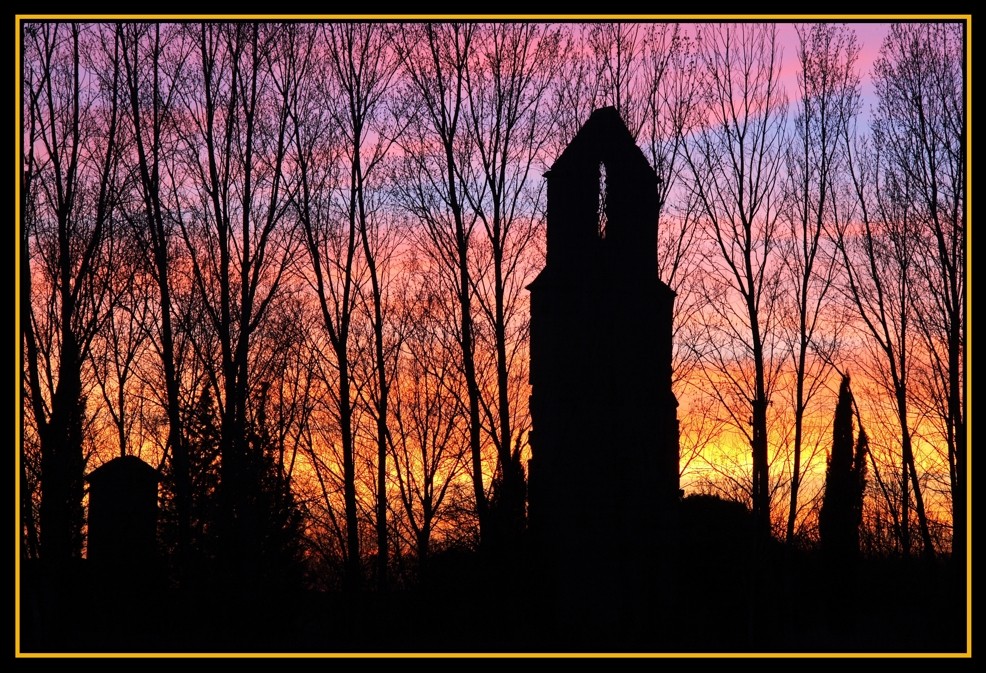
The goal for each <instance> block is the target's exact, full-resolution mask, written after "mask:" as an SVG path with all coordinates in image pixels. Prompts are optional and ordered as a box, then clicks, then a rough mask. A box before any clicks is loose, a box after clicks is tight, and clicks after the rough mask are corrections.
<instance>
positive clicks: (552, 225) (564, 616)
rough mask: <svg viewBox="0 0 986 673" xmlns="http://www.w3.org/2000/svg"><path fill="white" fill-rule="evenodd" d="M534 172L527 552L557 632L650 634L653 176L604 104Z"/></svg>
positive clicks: (673, 405) (659, 436) (667, 315)
mask: <svg viewBox="0 0 986 673" xmlns="http://www.w3.org/2000/svg"><path fill="white" fill-rule="evenodd" d="M545 176H546V178H547V181H548V184H547V187H548V214H547V220H548V222H547V225H548V232H547V263H546V265H545V268H544V269H543V270H542V271H541V273H540V274H539V275H538V277H537V278H536V279H535V280H534V282H533V283H531V285H530V286H529V290H530V292H531V363H530V372H531V385H532V395H531V404H530V409H531V417H532V423H533V432H532V436H531V450H532V459H531V461H530V465H529V473H530V530H531V534H532V538H533V543H534V549H535V552H536V554H537V558H538V559H539V560H540V562H541V564H542V569H543V571H544V575H545V577H544V584H545V585H546V586H545V588H546V591H548V592H549V594H550V595H549V596H548V597H547V600H548V602H549V604H550V605H551V606H552V611H553V612H554V613H555V622H556V624H557V625H559V627H560V628H562V629H564V631H565V632H566V633H567V634H568V635H570V636H575V637H587V638H591V637H593V636H594V635H599V636H600V637H602V638H607V637H612V636H613V635H615V634H628V635H629V634H633V633H638V632H639V633H645V632H646V633H651V632H652V631H653V628H654V626H655V620H654V619H653V618H652V617H653V613H654V612H656V611H660V609H661V608H660V605H661V604H662V603H666V602H667V601H668V600H669V599H668V596H669V589H668V587H669V583H671V582H673V581H674V580H673V578H672V577H669V576H667V575H669V574H670V572H671V570H670V569H671V567H672V566H671V565H670V564H671V559H672V558H673V555H674V547H675V539H676V532H677V527H676V522H677V503H678V493H679V491H678V489H679V483H678V421H677V406H678V403H677V401H676V399H675V397H674V394H673V393H672V391H671V330H672V323H671V319H672V308H673V303H674V296H675V295H674V292H672V291H671V289H670V288H669V287H668V286H667V285H665V284H664V283H663V282H661V280H660V279H659V278H658V271H657V217H658V209H659V204H658V192H657V176H656V174H655V172H654V170H653V169H652V168H651V166H650V164H649V163H648V161H647V159H646V158H645V157H644V155H643V153H642V152H641V151H640V149H639V148H638V147H637V146H636V144H635V142H634V140H633V137H632V136H631V135H630V132H629V131H628V130H627V128H626V126H625V125H624V124H623V121H622V120H621V119H620V116H619V114H618V113H617V111H616V109H615V108H612V107H607V108H602V109H599V110H596V111H595V112H594V113H593V114H592V115H591V116H590V118H589V120H588V121H587V122H586V123H585V125H584V126H583V127H582V128H581V129H580V130H579V132H578V133H577V134H576V136H575V138H574V139H573V140H572V142H571V143H569V145H568V147H566V148H565V150H564V151H563V152H562V154H561V156H560V157H559V158H558V160H557V161H555V163H554V165H553V166H552V167H551V170H550V171H549V172H548V173H546V174H545ZM658 621H659V620H658ZM580 631H583V632H584V633H582V634H581V635H580V634H579V632H580Z"/></svg>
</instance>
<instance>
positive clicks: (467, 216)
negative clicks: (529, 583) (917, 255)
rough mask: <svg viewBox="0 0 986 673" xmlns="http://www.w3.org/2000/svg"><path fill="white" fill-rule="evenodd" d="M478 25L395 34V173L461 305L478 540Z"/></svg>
mask: <svg viewBox="0 0 986 673" xmlns="http://www.w3.org/2000/svg"><path fill="white" fill-rule="evenodd" d="M475 34H476V26H475V25H473V24H461V23H448V24H431V23H428V24H424V25H413V24H401V25H399V26H397V27H396V28H395V33H394V36H393V41H394V45H395V49H396V50H397V54H398V57H399V58H400V63H401V66H402V73H403V77H404V78H406V79H405V81H406V87H405V91H404V92H403V93H402V96H401V101H403V104H405V105H406V106H407V107H408V108H409V109H410V111H411V112H412V116H411V122H410V124H409V126H408V128H407V131H406V132H405V133H404V135H403V137H402V138H401V140H400V141H399V146H400V148H401V152H402V153H403V161H402V162H401V164H400V168H399V171H398V175H397V176H396V180H395V188H396V190H397V194H396V196H397V199H398V201H399V203H400V204H401V205H402V206H403V207H404V208H406V209H407V210H408V211H409V212H410V213H412V214H413V215H414V216H415V217H416V218H417V219H418V220H419V221H420V222H421V223H422V225H423V227H424V230H425V233H426V236H427V237H428V239H430V243H431V246H430V249H431V254H432V255H433V257H434V259H435V261H436V262H437V266H438V267H439V268H441V269H442V270H443V273H444V274H446V276H447V278H446V280H447V282H448V285H449V288H450V290H451V291H452V292H453V295H454V297H455V300H456V304H457V312H458V325H457V328H456V332H457V335H456V338H457V340H458V342H459V349H460V351H461V359H460V362H461V366H462V371H463V375H464V377H465V381H466V401H467V405H466V407H467V412H468V416H469V450H470V468H471V477H472V483H473V493H474V495H475V498H476V513H477V516H478V519H479V527H480V539H489V535H490V532H491V531H490V528H489V526H490V522H489V503H488V498H487V494H486V486H485V484H484V478H483V475H484V465H483V442H482V436H481V435H482V426H481V424H480V423H481V421H480V406H481V401H480V387H479V375H478V373H477V370H476V335H475V331H476V330H475V315H474V310H475V309H474V308H473V303H474V283H475V281H474V279H473V272H472V269H471V266H470V253H471V251H472V249H473V245H474V243H473V234H474V229H475V226H476V223H477V220H478V216H477V215H476V214H475V213H471V212H469V210H468V203H467V199H466V196H465V194H464V191H465V188H466V186H465V184H464V181H463V177H462V171H463V165H464V164H468V163H469V161H470V157H471V154H472V151H473V149H472V147H471V145H470V141H469V135H468V128H467V121H466V119H465V115H466V105H467V96H466V90H465V86H466V71H467V68H468V63H469V59H470V57H471V53H472V49H473V39H474V37H475Z"/></svg>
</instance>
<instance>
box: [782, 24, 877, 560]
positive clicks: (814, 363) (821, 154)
mask: <svg viewBox="0 0 986 673" xmlns="http://www.w3.org/2000/svg"><path fill="white" fill-rule="evenodd" d="M796 30H797V33H798V52H797V55H798V64H799V72H798V89H799V93H800V96H799V99H798V108H797V114H796V118H795V124H794V133H793V138H792V140H793V142H792V143H791V145H790V147H789V148H788V150H787V153H786V164H787V191H788V193H787V198H788V200H789V206H788V211H789V214H788V215H787V217H786V219H787V220H788V228H789V237H788V240H787V245H786V246H785V248H784V255H783V263H784V267H785V273H786V275H787V276H788V278H789V279H790V280H789V283H790V286H791V287H792V295H793V296H792V300H793V306H792V309H793V311H792V313H793V314H794V315H795V316H796V319H795V320H794V321H793V323H794V324H791V325H790V326H789V329H788V331H789V333H790V335H791V336H790V340H791V358H792V361H793V368H794V388H795V389H794V400H793V401H794V439H793V445H792V452H793V456H792V466H791V487H790V505H789V507H788V516H787V543H788V544H791V543H793V541H794V529H795V522H796V519H797V516H798V492H799V490H800V486H801V481H802V479H803V478H804V475H805V472H806V470H807V469H808V468H809V467H810V461H806V462H805V464H804V467H802V447H803V443H804V441H805V440H804V435H805V415H806V412H807V409H808V406H809V404H811V402H812V400H813V399H814V398H815V396H816V394H817V393H818V392H819V391H820V390H821V389H822V387H823V386H824V385H825V382H826V379H827V375H828V373H829V371H830V364H829V363H830V362H831V357H832V353H831V349H832V347H833V338H832V337H830V336H828V337H827V335H828V334H832V333H833V331H834V329H835V328H836V327H835V326H836V316H835V315H833V314H832V312H831V311H828V310H827V306H828V304H829V301H828V299H829V294H830V292H831V291H832V284H833V282H834V279H835V276H836V274H837V272H838V268H839V267H838V265H837V264H836V261H837V257H836V255H835V254H833V251H831V250H827V249H826V247H825V245H826V243H827V242H828V241H829V240H830V239H829V237H828V236H825V235H824V232H825V227H826V226H831V225H832V223H834V222H836V221H837V220H838V218H840V217H844V216H845V212H844V209H843V208H840V207H839V204H838V203H837V199H838V198H839V196H840V190H839V189H838V187H839V181H840V179H841V178H840V172H841V171H842V168H843V165H844V161H843V157H844V154H845V152H844V146H843V143H844V138H843V137H842V134H841V133H840V129H842V128H843V127H844V125H845V123H846V120H847V119H848V118H849V117H850V116H851V115H853V114H855V113H856V111H857V110H858V108H859V104H860V103H859V99H860V85H859V75H858V73H857V72H856V61H857V59H858V56H859V45H858V43H857V41H856V36H855V33H853V32H852V30H851V29H849V28H846V27H838V26H834V25H831V24H825V23H814V24H808V25H803V26H797V27H796ZM815 351H820V352H819V353H815Z"/></svg>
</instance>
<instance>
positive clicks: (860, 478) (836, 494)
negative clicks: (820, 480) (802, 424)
mask: <svg viewBox="0 0 986 673" xmlns="http://www.w3.org/2000/svg"><path fill="white" fill-rule="evenodd" d="M853 404H854V400H853V395H852V389H851V388H850V386H849V376H848V375H845V376H843V377H842V383H841V385H840V386H839V401H838V403H837V405H836V408H835V420H834V422H833V428H832V455H831V456H830V457H829V465H828V471H827V472H826V474H825V496H824V499H823V500H822V509H821V512H820V513H819V515H818V532H819V536H820V538H821V548H822V553H823V554H824V555H825V556H826V557H827V558H828V559H829V560H832V561H851V560H854V559H856V558H857V557H858V556H859V525H860V523H861V521H862V514H863V487H864V486H865V485H866V461H865V459H866V450H867V444H868V441H867V438H866V432H865V431H864V430H863V428H862V426H861V427H860V430H859V439H858V442H857V443H856V445H855V450H854V448H853V420H852V419H853Z"/></svg>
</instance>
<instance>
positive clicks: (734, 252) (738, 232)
mask: <svg viewBox="0 0 986 673" xmlns="http://www.w3.org/2000/svg"><path fill="white" fill-rule="evenodd" d="M701 39H702V49H701V65H702V68H703V79H702V84H701V86H702V87H703V89H704V92H705V93H704V100H703V116H702V117H700V118H699V120H698V130H697V131H696V133H695V135H694V140H693V141H692V142H691V143H689V144H688V145H686V152H685V156H686V159H687V162H688V165H689V168H690V169H691V175H692V183H691V189H692V191H693V193H694V194H695V196H696V198H697V199H698V203H699V205H700V207H701V211H702V219H703V223H704V225H705V227H706V229H707V236H708V240H709V242H710V244H711V246H712V248H713V249H714V250H717V251H718V255H719V257H720V260H719V262H717V263H715V264H711V263H710V264H708V265H707V266H706V269H705V271H706V273H707V279H706V295H705V296H706V299H707V300H708V307H707V311H706V313H705V316H704V319H705V324H706V326H707V329H708V338H707V339H706V342H705V344H703V348H704V350H703V352H701V357H702V358H703V359H704V360H705V361H706V362H707V363H708V366H707V367H706V368H705V369H706V371H707V372H709V371H714V372H715V376H716V377H718V378H717V379H716V380H715V381H710V383H711V384H712V387H713V390H714V392H715V394H716V395H719V396H721V399H722V401H723V402H724V403H725V404H724V406H725V408H726V410H727V412H728V413H729V414H730V416H731V417H732V421H733V424H734V425H735V426H736V427H737V428H738V429H739V430H741V431H742V432H743V434H744V435H745V436H746V437H747V439H748V440H749V442H750V447H751V450H752V455H753V468H752V472H753V479H752V501H753V513H754V517H755V519H756V525H757V528H758V534H759V535H760V536H763V537H766V536H769V535H770V526H771V524H770V488H769V477H770V475H769V451H768V439H767V410H768V406H769V404H770V394H771V389H772V386H773V384H774V381H775V378H776V376H777V372H778V370H779V368H780V365H781V358H780V357H779V354H778V353H776V352H775V345H776V344H775V341H776V327H775V324H774V321H775V318H776V316H775V308H776V301H775V297H776V294H777V289H778V283H779V276H780V275H779V272H778V265H777V263H776V246H777V243H778V241H777V239H778V235H779V232H778V217H779V212H780V205H781V203H780V202H781V183H780V179H781V176H782V170H783V152H784V143H785V134H784V127H785V116H786V108H787V103H786V98H785V95H784V92H783V91H782V90H781V86H780V81H779V77H780V60H779V47H778V44H777V28H776V26H774V25H770V24H763V25H753V24H719V25H710V26H708V27H707V28H703V29H702V32H701ZM710 368H711V369H710ZM747 411H749V412H750V416H749V417H748V416H746V413H747Z"/></svg>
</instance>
